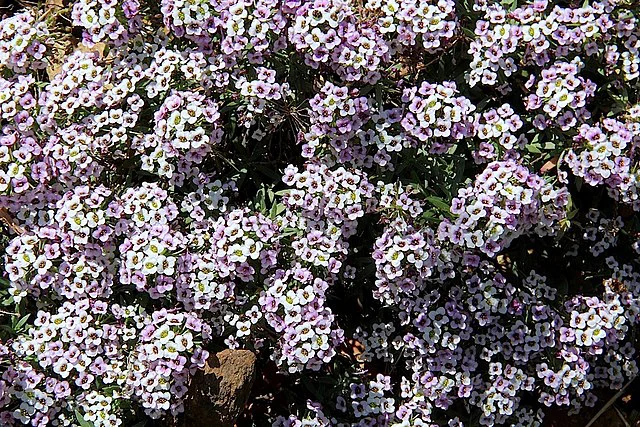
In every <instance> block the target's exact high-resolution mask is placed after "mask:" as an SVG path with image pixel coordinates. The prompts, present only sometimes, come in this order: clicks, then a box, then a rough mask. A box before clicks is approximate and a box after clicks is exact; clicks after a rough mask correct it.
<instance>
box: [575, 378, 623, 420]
mask: <svg viewBox="0 0 640 427" xmlns="http://www.w3.org/2000/svg"><path fill="white" fill-rule="evenodd" d="M634 380H635V378H633V379H632V380H631V381H629V382H628V383H626V384H625V385H624V387H622V388H621V389H620V390H619V391H618V392H617V393H616V394H615V395H613V397H612V398H611V399H609V401H608V402H607V403H606V404H605V405H604V406H603V407H602V409H600V410H599V411H598V413H597V414H596V415H595V416H594V417H593V418H591V421H589V423H588V424H587V425H586V426H585V427H591V426H592V425H593V423H595V422H596V421H597V420H598V418H600V416H601V415H602V414H604V413H605V412H607V409H609V408H610V407H611V405H613V404H614V403H616V400H618V399H619V398H620V396H622V394H623V393H624V391H625V390H626V389H627V387H629V384H631V383H632V382H633V381H634Z"/></svg>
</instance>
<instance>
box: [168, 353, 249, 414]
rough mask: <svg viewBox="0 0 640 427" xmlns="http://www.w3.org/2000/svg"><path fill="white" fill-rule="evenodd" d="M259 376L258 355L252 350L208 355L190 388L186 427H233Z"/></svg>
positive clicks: (185, 410) (186, 404)
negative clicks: (257, 367) (257, 369)
mask: <svg viewBox="0 0 640 427" xmlns="http://www.w3.org/2000/svg"><path fill="white" fill-rule="evenodd" d="M255 376H256V356H255V355H254V354H253V353H252V352H251V351H249V350H223V351H221V352H219V353H216V354H213V355H211V356H209V359H208V360H207V364H206V365H205V367H204V369H203V370H201V371H198V373H196V374H195V375H194V377H193V380H192V381H191V385H190V386H189V393H188V398H187V400H186V401H185V409H184V414H183V415H182V417H181V418H182V419H181V420H180V422H179V423H178V424H179V425H180V426H183V427H233V425H234V423H235V421H236V419H237V418H238V415H240V412H241V411H242V409H243V408H244V406H245V404H246V402H247V399H248V398H249V393H250V392H251V386H252V385H253V381H254V380H255Z"/></svg>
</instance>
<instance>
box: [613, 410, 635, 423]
mask: <svg viewBox="0 0 640 427" xmlns="http://www.w3.org/2000/svg"><path fill="white" fill-rule="evenodd" d="M613 409H615V410H616V413H617V414H618V417H619V418H620V420H621V421H622V422H623V423H624V427H631V424H629V422H628V421H627V419H626V418H625V417H624V414H623V413H622V411H621V410H620V409H618V407H617V406H614V407H613Z"/></svg>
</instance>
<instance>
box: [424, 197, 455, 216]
mask: <svg viewBox="0 0 640 427" xmlns="http://www.w3.org/2000/svg"><path fill="white" fill-rule="evenodd" d="M427 201H428V202H429V203H431V204H432V205H433V206H435V207H436V208H438V209H439V210H441V211H442V212H445V213H447V214H449V213H450V211H449V209H450V208H451V207H450V205H449V203H447V202H446V201H445V200H444V199H443V198H442V197H436V196H430V197H427Z"/></svg>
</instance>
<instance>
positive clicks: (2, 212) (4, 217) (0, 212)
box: [0, 208, 24, 234]
mask: <svg viewBox="0 0 640 427" xmlns="http://www.w3.org/2000/svg"><path fill="white" fill-rule="evenodd" d="M0 221H2V222H4V223H5V224H6V225H7V227H9V228H10V229H11V230H13V231H14V232H15V233H17V234H24V228H22V227H20V225H18V224H17V223H16V222H15V221H14V219H13V218H12V217H11V215H10V214H9V211H7V209H6V208H0Z"/></svg>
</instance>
